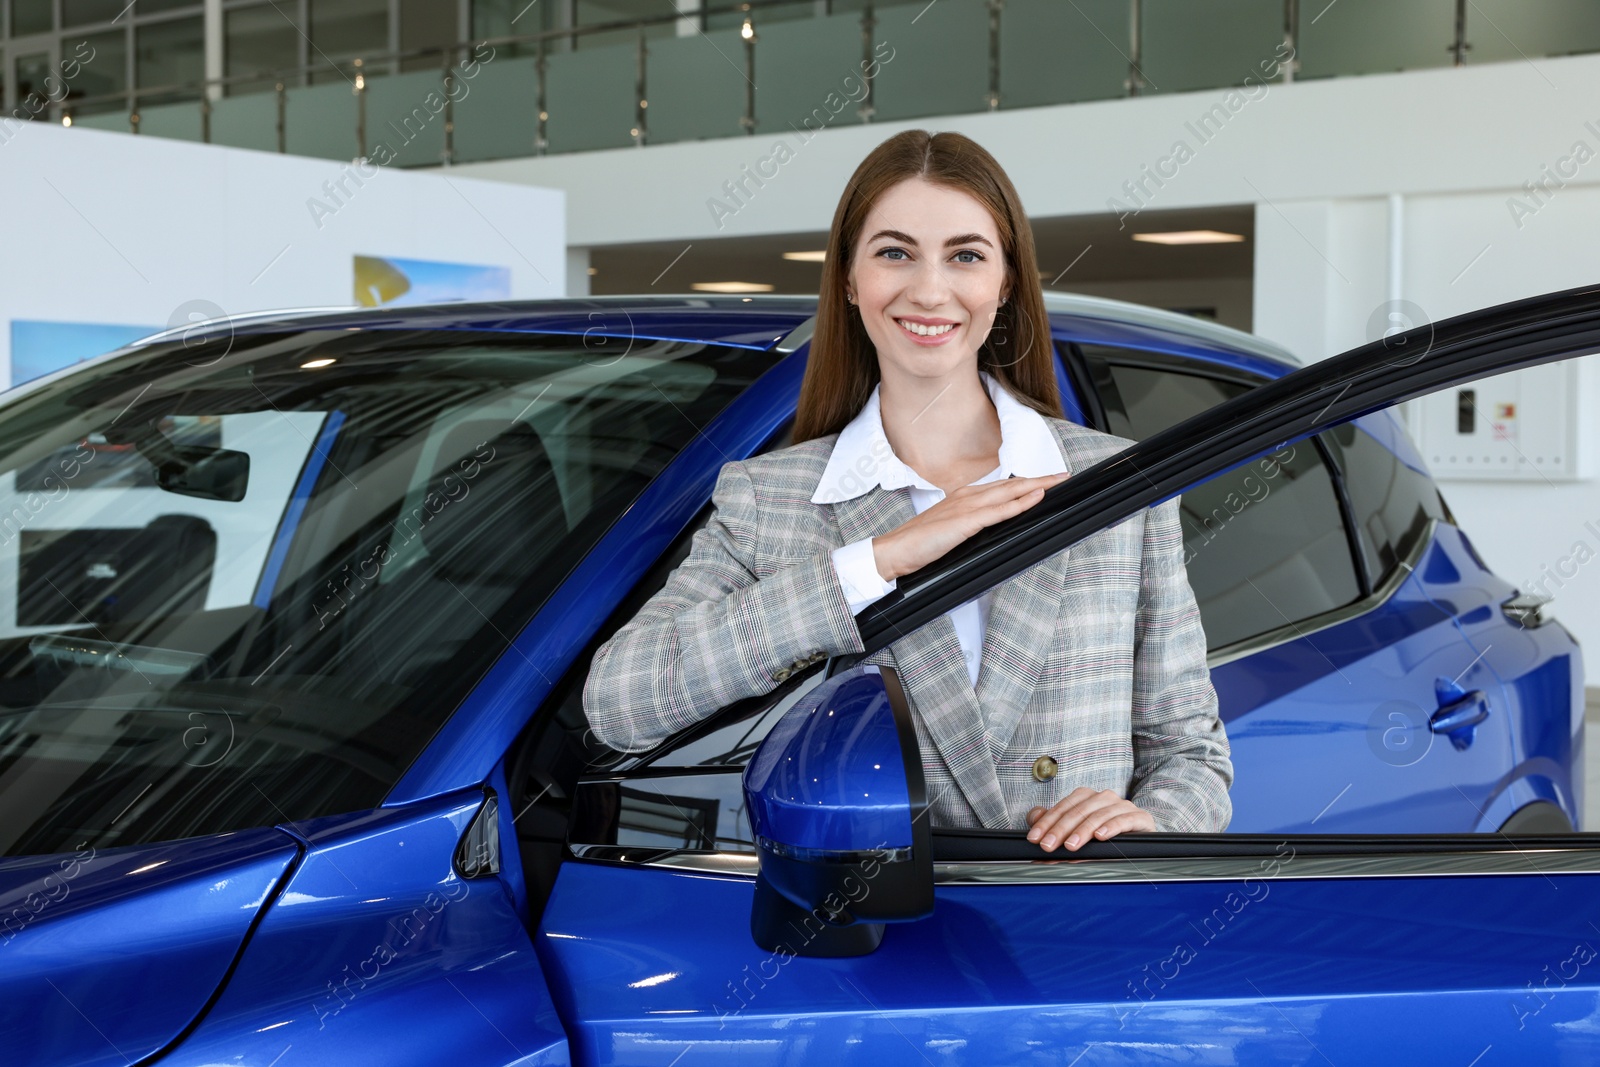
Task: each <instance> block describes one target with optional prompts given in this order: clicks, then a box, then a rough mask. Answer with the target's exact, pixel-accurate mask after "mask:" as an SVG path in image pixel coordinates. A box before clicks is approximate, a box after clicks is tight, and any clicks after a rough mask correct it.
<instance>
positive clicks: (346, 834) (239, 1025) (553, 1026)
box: [162, 790, 569, 1067]
mask: <svg viewBox="0 0 1600 1067" xmlns="http://www.w3.org/2000/svg"><path fill="white" fill-rule="evenodd" d="M483 803H484V794H483V792H482V790H469V791H467V792H465V793H459V794H455V795H453V796H448V797H440V798H437V799H435V800H432V801H428V802H425V803H422V804H417V805H412V806H410V807H407V808H394V809H380V810H378V811H375V812H368V813H363V814H360V815H356V816H338V817H332V818H327V819H317V820H312V821H310V822H304V823H294V824H286V825H285V826H284V829H285V830H287V831H292V832H293V833H295V834H296V835H298V836H300V837H301V838H302V839H303V840H304V847H305V858H304V860H303V861H302V862H301V864H300V865H299V867H298V869H297V870H296V871H295V872H294V875H293V876H292V877H291V878H290V879H289V881H288V883H287V884H286V885H285V886H284V888H283V890H282V892H281V893H280V894H279V895H278V897H277V899H276V900H275V901H274V902H273V904H272V907H271V908H270V909H269V910H268V911H267V913H266V914H265V915H264V916H263V917H262V920H261V923H260V925H259V926H258V928H257V929H256V931H255V933H254V935H253V936H252V938H251V942H250V947H249V950H248V951H247V952H246V953H245V954H244V957H243V959H242V960H241V961H240V964H239V966H238V968H237V970H236V971H235V972H234V974H233V976H232V978H231V979H230V980H229V982H228V985H227V988H226V989H225V990H224V991H223V993H222V996H221V997H220V998H218V1000H217V1002H216V1004H215V1005H214V1006H213V1007H212V1009H211V1011H210V1012H209V1013H207V1015H206V1017H205V1019H204V1020H203V1021H202V1022H201V1024H200V1025H199V1026H198V1027H197V1028H196V1029H195V1031H194V1033H193V1034H191V1035H190V1036H189V1037H188V1038H187V1039H186V1040H185V1041H184V1042H183V1043H182V1044H181V1045H179V1046H178V1048H176V1049H175V1050H174V1051H173V1052H172V1053H170V1054H169V1055H168V1056H167V1057H166V1058H165V1059H163V1061H162V1062H163V1063H164V1064H174V1065H179V1064H182V1065H189V1064H192V1065H195V1067H200V1065H206V1064H216V1063H223V1062H240V1059H239V1058H240V1057H241V1056H242V1057H244V1062H260V1063H263V1064H266V1063H271V1062H273V1061H274V1060H275V1059H276V1058H277V1057H279V1056H282V1055H284V1053H285V1052H286V1051H287V1050H288V1049H290V1048H292V1049H293V1050H294V1054H295V1056H296V1057H299V1058H300V1059H302V1060H303V1061H310V1062H323V1063H340V1064H352V1065H360V1064H373V1065H380V1064H395V1063H401V1062H408V1063H450V1064H455V1065H457V1067H489V1065H496V1067H499V1065H508V1064H513V1063H515V1064H527V1065H534V1064H538V1065H545V1064H550V1065H555V1064H565V1063H568V1062H569V1059H568V1056H567V1051H566V1038H565V1035H564V1033H563V1032H562V1028H561V1024H560V1022H559V1021H558V1019H557V1017H556V1013H555V1007H554V1003H553V1002H552V1000H551V998H550V993H549V989H548V987H547V985H546V983H545V980H544V975H543V971H542V969H541V967H540V965H539V961H538V958H537V956H536V954H535V952H534V949H533V945H532V943H531V942H530V941H529V938H528V934H527V931H526V929H525V928H524V926H523V923H522V920H521V918H520V917H519V915H518V913H517V911H516V909H515V908H514V907H513V906H512V901H511V898H510V894H509V893H508V892H507V891H506V888H505V886H504V885H503V884H502V883H501V881H500V880H499V879H498V878H493V877H485V878H475V879H470V880H469V879H462V878H460V877H458V876H457V875H456V873H455V872H454V871H453V870H452V866H451V857H452V855H453V854H454V853H455V850H456V846H457V842H458V841H459V840H460V838H461V835H462V833H463V831H464V830H465V829H466V827H467V825H468V824H469V823H470V822H471V820H472V819H473V817H474V816H475V815H476V814H477V812H478V810H479V809H480V808H481V807H482V806H483ZM422 1018H426V1020H427V1024H426V1025H417V1021H418V1020H419V1019H422ZM285 1062H289V1061H285Z"/></svg>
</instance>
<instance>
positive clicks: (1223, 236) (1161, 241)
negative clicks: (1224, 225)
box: [1133, 230, 1244, 245]
mask: <svg viewBox="0 0 1600 1067" xmlns="http://www.w3.org/2000/svg"><path fill="white" fill-rule="evenodd" d="M1133 239H1134V240H1135V241H1149V242H1150V243H1151V244H1157V245H1221V244H1232V243H1233V242H1235V241H1242V240H1244V234H1242V233H1222V232H1221V231H1219V230H1169V231H1167V232H1166V233H1136V234H1134V235H1133Z"/></svg>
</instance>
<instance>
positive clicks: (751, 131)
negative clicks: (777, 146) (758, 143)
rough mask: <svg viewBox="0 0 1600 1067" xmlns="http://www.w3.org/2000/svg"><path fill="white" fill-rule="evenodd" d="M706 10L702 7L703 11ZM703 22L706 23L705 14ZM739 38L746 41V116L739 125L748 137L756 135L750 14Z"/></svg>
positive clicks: (753, 26)
mask: <svg viewBox="0 0 1600 1067" xmlns="http://www.w3.org/2000/svg"><path fill="white" fill-rule="evenodd" d="M704 10H705V8H704V6H703V5H702V7H701V11H702V12H704ZM701 21H702V22H704V21H705V16H704V14H702V15H701ZM739 36H740V37H742V38H743V39H744V114H743V115H740V116H739V125H740V126H741V127H742V128H743V129H744V133H745V136H746V137H754V136H755V135H756V26H755V23H754V22H752V21H751V20H750V15H749V13H748V12H746V13H745V16H744V25H743V26H741V27H740V28H739Z"/></svg>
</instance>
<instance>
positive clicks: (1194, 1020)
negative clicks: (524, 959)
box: [538, 845, 1600, 1067]
mask: <svg viewBox="0 0 1600 1067" xmlns="http://www.w3.org/2000/svg"><path fill="white" fill-rule="evenodd" d="M1295 860H1296V856H1295V853H1294V851H1293V847H1292V846H1288V845H1286V847H1285V849H1284V850H1283V851H1281V852H1280V855H1279V856H1278V857H1267V858H1263V860H1262V861H1261V863H1260V865H1259V867H1258V871H1259V873H1258V874H1256V875H1254V876H1252V877H1250V878H1244V879H1239V880H1233V881H1219V882H1163V883H1161V884H1160V885H1148V884H1139V883H1131V884H1122V885H1084V884H1080V885H1049V884H1029V885H987V886H941V887H939V889H938V902H937V905H936V907H935V910H934V914H933V915H932V917H930V918H928V919H925V920H922V921H918V922H910V923H901V924H896V925H891V926H890V927H889V928H888V929H887V930H886V932H885V934H884V940H883V944H882V946H881V947H880V948H879V949H878V950H877V951H876V952H874V953H872V954H871V955H868V956H863V957H859V958H855V959H844V960H826V959H806V958H801V957H792V958H785V957H782V956H778V955H774V954H772V953H768V952H765V951H763V950H761V949H759V948H757V947H756V946H755V944H754V943H753V942H752V941H751V939H750V933H749V929H748V924H747V916H748V914H749V909H750V905H751V901H752V896H753V888H752V885H753V883H751V882H750V881H747V880H738V879H733V878H722V877H712V876H706V875H692V874H681V873H675V872H668V871H663V870H652V869H646V868H638V867H634V868H626V867H621V866H616V867H611V866H601V865H597V864H586V863H569V864H567V865H566V866H565V867H563V868H562V872H561V876H560V881H559V882H558V885H557V889H556V893H555V896H554V897H553V899H552V902H551V907H550V910H548V911H547V912H546V913H545V916H544V920H543V922H542V924H541V926H540V930H539V935H538V943H539V947H540V953H541V956H542V958H543V959H544V960H545V962H546V965H547V967H548V970H549V973H550V975H551V977H552V979H553V980H555V981H557V982H559V984H560V985H561V986H562V988H563V989H565V990H566V991H567V999H566V1002H565V1003H564V1004H563V1009H562V1010H563V1018H564V1021H565V1022H566V1024H567V1027H568V1031H569V1033H570V1034H571V1037H572V1042H573V1050H574V1058H575V1059H577V1060H579V1061H580V1062H583V1063H588V1064H595V1065H606V1064H631V1065H647V1064H655V1065H660V1067H667V1065H669V1064H672V1063H673V1062H674V1057H678V1056H683V1057H684V1059H683V1060H682V1061H681V1062H688V1061H689V1060H691V1059H692V1060H693V1061H694V1062H695V1063H704V1064H738V1065H740V1067H750V1065H760V1064H775V1065H776V1064H785V1065H787V1064H792V1063H795V1062H797V1061H803V1062H806V1063H838V1064H841V1065H851V1064H862V1065H870V1067H881V1065H886V1064H907V1065H915V1067H925V1065H926V1064H928V1063H946V1062H952V1063H983V1064H1035V1063H1061V1064H1067V1063H1071V1062H1073V1061H1074V1059H1075V1058H1077V1057H1080V1056H1082V1057H1083V1059H1082V1061H1081V1062H1082V1063H1091V1062H1110V1063H1149V1062H1163V1063H1193V1064H1210V1063H1216V1064H1242V1065H1279V1064H1286V1063H1303V1064H1324V1063H1329V1062H1331V1063H1336V1064H1368V1063H1459V1064H1469V1063H1471V1062H1472V1061H1473V1059H1474V1057H1479V1056H1481V1055H1482V1054H1483V1053H1484V1050H1485V1048H1486V1047H1489V1046H1492V1047H1493V1049H1494V1051H1493V1053H1491V1056H1492V1057H1493V1059H1494V1062H1497V1063H1527V1064H1547V1063H1586V1062H1590V1061H1591V1060H1592V1058H1593V1056H1594V1049H1595V1047H1596V1041H1597V1038H1596V1035H1595V1033H1594V1031H1593V1028H1592V1026H1591V1024H1590V1022H1589V1020H1591V1019H1592V1018H1593V1017H1594V1015H1595V1013H1596V1012H1597V1011H1600V936H1597V935H1596V934H1595V931H1594V929H1593V928H1592V927H1591V926H1590V923H1591V922H1592V921H1596V920H1600V906H1596V905H1594V904H1593V901H1595V900H1596V899H1600V876H1595V875H1555V876H1552V877H1551V878H1549V879H1545V878H1541V877H1535V876H1529V877H1525V878H1524V877H1509V876H1489V877H1457V878H1451V879H1448V880H1442V881H1441V880H1438V879H1430V878H1366V879H1359V880H1317V879H1305V880H1297V879H1296V878H1295ZM685 915H693V916H694V921H693V922H692V923H691V922H684V921H683V917H684V916H685ZM1575 946H1588V947H1587V950H1585V949H1583V948H1581V947H1580V948H1579V949H1578V951H1579V952H1580V953H1586V954H1583V955H1580V956H1579V958H1578V960H1574V959H1573V956H1574V951H1575ZM1584 959H1586V960H1587V962H1580V961H1581V960H1584ZM686 1049H688V1050H689V1051H688V1052H687V1053H686V1052H685V1050H686ZM1086 1052H1087V1053H1088V1054H1087V1055H1085V1053H1086ZM1483 1062H1488V1058H1487V1057H1486V1058H1484V1059H1483V1060H1480V1063H1483Z"/></svg>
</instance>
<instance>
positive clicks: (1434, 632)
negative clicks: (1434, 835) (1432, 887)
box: [1211, 526, 1515, 833]
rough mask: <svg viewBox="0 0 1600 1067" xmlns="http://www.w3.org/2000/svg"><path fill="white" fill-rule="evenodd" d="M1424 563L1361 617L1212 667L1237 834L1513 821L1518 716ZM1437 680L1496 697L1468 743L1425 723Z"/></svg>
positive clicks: (1452, 828)
mask: <svg viewBox="0 0 1600 1067" xmlns="http://www.w3.org/2000/svg"><path fill="white" fill-rule="evenodd" d="M1438 529H1440V530H1447V529H1448V528H1446V527H1443V526H1440V527H1439V528H1438ZM1442 536H1447V535H1442ZM1429 551H1430V552H1431V551H1433V550H1432V549H1430V550H1429ZM1426 570H1427V568H1426V567H1425V566H1424V567H1421V568H1419V569H1418V573H1415V574H1412V575H1409V576H1408V577H1407V578H1406V579H1405V581H1403V582H1402V583H1401V584H1400V587H1399V588H1398V590H1396V592H1395V594H1394V595H1393V596H1392V597H1390V598H1389V599H1388V600H1387V601H1385V602H1384V603H1383V604H1381V605H1379V606H1378V607H1376V608H1374V609H1373V610H1371V611H1369V612H1367V613H1365V614H1362V615H1358V616H1356V617H1355V618H1353V619H1349V620H1347V621H1345V622H1343V623H1340V624H1339V625H1337V626H1332V627H1328V628H1326V629H1321V630H1316V631H1314V632H1311V633H1308V634H1305V635H1304V636H1302V637H1300V638H1297V639H1295V640H1291V641H1288V642H1285V643H1283V644H1279V645H1276V646H1274V647H1271V648H1268V649H1265V650H1262V651H1259V652H1257V653H1255V654H1254V655H1252V656H1249V657H1247V658H1244V659H1238V660H1234V661H1233V662H1231V663H1226V664H1222V665H1220V666H1217V667H1214V668H1212V671H1211V681H1212V685H1213V686H1214V687H1215V688H1216V690H1217V699H1218V702H1219V704H1220V707H1221V710H1222V715H1223V720H1224V722H1226V723H1227V729H1228V741H1229V744H1230V746H1231V748H1232V759H1233V765H1234V781H1233V786H1232V788H1231V790H1230V796H1231V797H1232V800H1233V821H1232V822H1231V823H1230V824H1229V826H1228V829H1229V830H1230V831H1231V832H1235V833H1401V832H1406V833H1423V832H1438V833H1465V832H1469V831H1473V830H1493V829H1497V828H1498V827H1499V825H1500V824H1501V823H1502V822H1504V821H1505V819H1506V818H1508V817H1509V816H1510V814H1511V811H1512V810H1514V809H1513V808H1512V807H1511V806H1510V805H1511V799H1510V798H1509V797H1506V796H1505V790H1506V785H1507V779H1506V778H1505V777H1504V776H1505V774H1506V771H1507V770H1508V769H1509V768H1511V767H1512V766H1513V765H1514V762H1515V761H1514V760H1513V759H1512V755H1511V742H1510V734H1511V725H1510V723H1511V712H1510V710H1509V709H1508V708H1507V706H1506V701H1505V698H1504V695H1503V690H1502V688H1501V686H1500V683H1499V680H1498V679H1497V678H1495V677H1494V676H1493V674H1492V672H1490V671H1489V670H1488V668H1487V667H1485V666H1484V664H1483V662H1482V658H1481V657H1480V656H1479V655H1478V652H1477V650H1476V649H1474V647H1473V646H1472V645H1471V644H1470V643H1469V642H1468V641H1467V640H1465V638H1464V637H1463V636H1462V634H1461V632H1460V630H1459V629H1458V628H1457V626H1456V623H1455V620H1454V619H1453V618H1452V616H1451V613H1450V611H1449V610H1448V609H1447V608H1445V607H1443V606H1442V605H1441V604H1440V603H1439V602H1438V598H1439V596H1441V595H1443V594H1445V593H1448V592H1449V588H1448V587H1443V586H1441V585H1439V584H1437V583H1429V582H1427V581H1426V580H1425V579H1424V577H1423V572H1425V571H1426ZM1457 577H1458V580H1459V575H1458V576H1457ZM1440 679H1444V680H1445V681H1447V682H1449V681H1455V682H1458V683H1459V684H1460V685H1463V686H1466V687H1467V688H1471V689H1477V690H1483V691H1484V692H1485V693H1487V694H1488V699H1489V703H1490V709H1491V713H1490V716H1489V718H1488V720H1486V721H1485V722H1484V723H1483V724H1482V725H1480V726H1479V727H1477V729H1476V731H1475V735H1474V738H1473V741H1472V744H1471V745H1469V746H1468V747H1467V748H1466V749H1464V750H1458V749H1456V748H1455V747H1454V746H1453V745H1452V744H1451V742H1450V740H1449V739H1448V738H1447V737H1445V736H1444V735H1440V734H1436V733H1434V732H1432V731H1431V730H1430V729H1429V727H1428V723H1429V720H1430V719H1431V718H1432V717H1433V716H1434V715H1435V714H1436V713H1437V712H1438V710H1439V707H1440V698H1439V692H1438V689H1437V683H1438V681H1439V680H1440Z"/></svg>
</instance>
